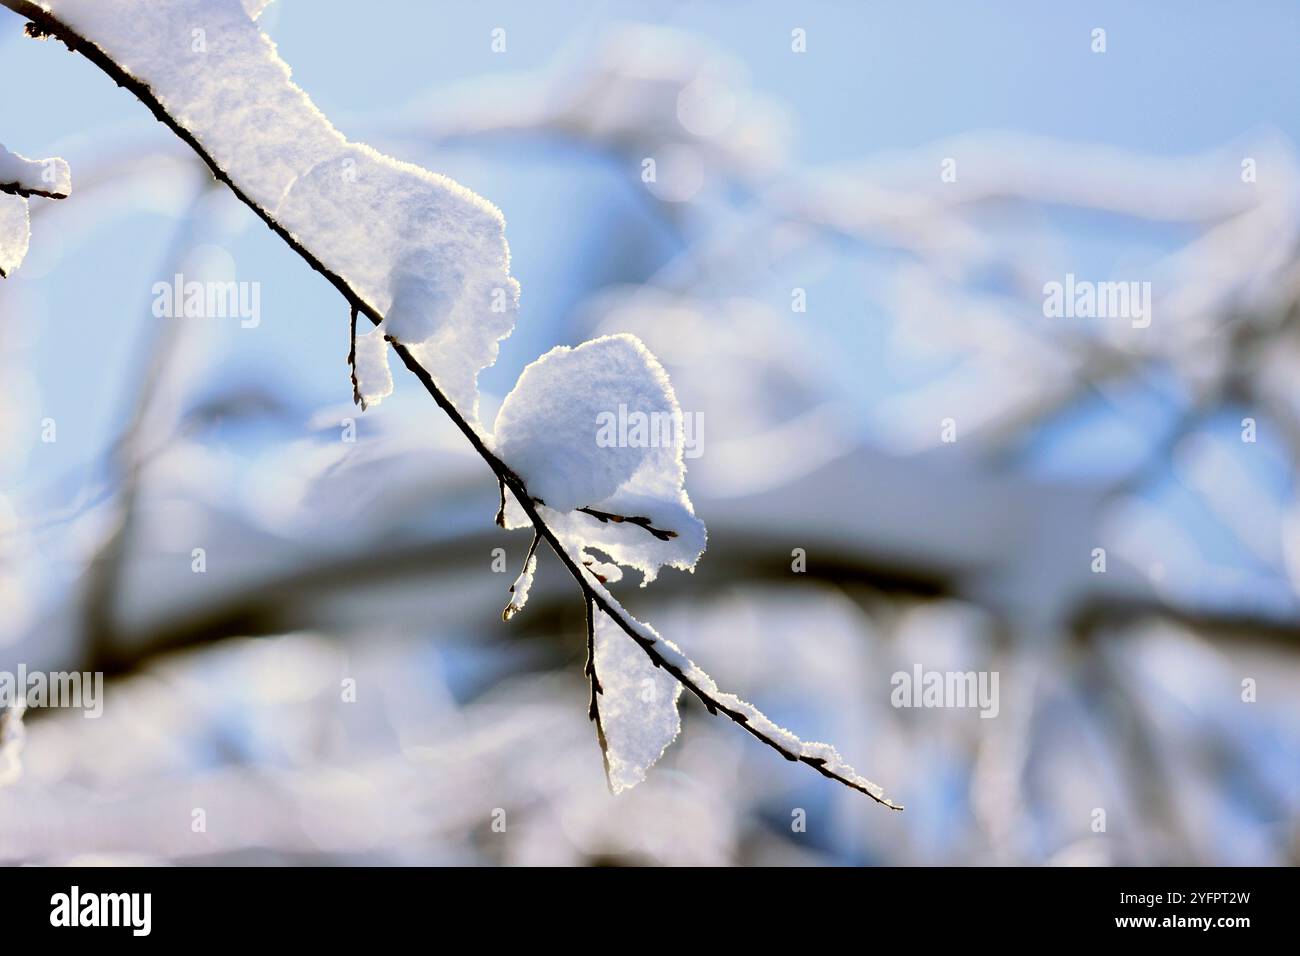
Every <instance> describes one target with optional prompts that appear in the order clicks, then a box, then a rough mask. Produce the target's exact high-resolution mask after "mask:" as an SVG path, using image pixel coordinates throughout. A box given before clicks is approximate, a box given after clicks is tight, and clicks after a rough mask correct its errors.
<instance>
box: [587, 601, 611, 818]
mask: <svg viewBox="0 0 1300 956" xmlns="http://www.w3.org/2000/svg"><path fill="white" fill-rule="evenodd" d="M582 603H583V605H584V606H585V607H586V609H587V664H586V666H585V667H583V669H582V672H583V673H584V674H585V675H586V676H587V683H588V685H589V686H590V688H591V696H590V699H589V700H588V701H587V719H588V720H590V721H592V722H594V723H595V725H596V742H597V743H599V744H600V759H601V761H602V762H603V763H604V765H605V786H607V787H609V792H610V793H613V792H614V781H613V780H612V779H610V776H609V741H608V740H607V739H606V738H605V725H604V723H603V722H602V721H601V719H600V702H599V701H598V700H597V696H598V695H600V694H603V693H605V688H603V687H601V686H600V677H599V675H597V673H596V610H595V608H593V607H592V605H591V601H590V599H587V598H584V599H583V602H582Z"/></svg>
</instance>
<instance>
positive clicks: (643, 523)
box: [576, 508, 677, 541]
mask: <svg viewBox="0 0 1300 956" xmlns="http://www.w3.org/2000/svg"><path fill="white" fill-rule="evenodd" d="M576 510H578V511H581V512H582V513H583V514H585V515H591V516H592V517H593V518H597V519H599V520H600V522H601V524H604V523H605V522H608V521H613V522H614V523H615V524H624V523H627V524H634V525H637V526H639V527H642V528H645V529H646V530H647V531H649V532H650V533H651V534H652V535H654V536H655V537H656V538H658V539H659V540H660V541H668V540H671V539H672V538H675V537H677V532H676V531H669V530H665V529H663V528H656V527H653V526H652V525H651V524H650V519H649V518H642V517H640V516H639V515H636V516H630V515H616V514H611V513H610V512H608V511H597V510H596V509H595V508H578V509H576Z"/></svg>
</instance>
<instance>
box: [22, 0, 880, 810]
mask: <svg viewBox="0 0 1300 956" xmlns="http://www.w3.org/2000/svg"><path fill="white" fill-rule="evenodd" d="M0 6H5V7H8V8H9V9H10V10H13V11H14V12H15V13H17V14H19V15H20V16H25V17H27V18H28V19H29V20H31V21H32V22H31V23H30V24H28V27H27V32H28V34H29V35H31V36H36V37H54V38H56V39H58V40H60V41H61V42H62V43H63V44H64V45H65V46H67V47H68V49H69V50H72V51H74V52H77V53H80V54H82V55H83V56H85V57H86V58H87V59H88V60H90V61H91V62H92V63H94V64H95V66H97V67H99V68H100V70H102V71H103V72H104V73H105V74H107V75H108V77H109V78H110V79H112V80H113V81H114V82H115V83H117V85H118V86H121V87H123V88H124V89H126V90H127V91H128V92H130V93H131V94H132V95H133V96H135V98H136V99H138V100H139V101H140V102H141V103H142V104H144V105H145V106H146V107H147V108H148V109H149V110H150V112H152V113H153V114H154V116H155V117H156V118H157V119H158V121H159V122H161V123H162V124H163V125H165V126H166V127H167V128H168V129H170V130H171V131H172V132H173V133H175V134H176V135H177V136H178V137H179V138H180V139H181V141H182V142H184V143H185V144H186V145H187V146H189V147H190V148H191V149H192V150H193V151H194V152H195V153H196V154H197V155H198V156H199V158H200V159H202V160H203V162H204V163H205V164H207V166H208V168H209V169H210V170H211V171H212V175H213V176H214V177H216V179H217V180H218V181H219V182H221V183H224V184H225V185H226V186H227V187H228V188H229V189H230V191H231V192H232V193H233V194H234V196H235V198H237V199H238V200H239V201H240V202H242V203H243V204H244V205H246V206H247V207H248V208H249V209H251V210H252V211H253V212H254V213H255V214H256V215H257V216H258V218H260V219H261V220H262V221H263V222H264V223H266V225H267V227H268V228H270V229H271V230H272V231H273V232H275V234H276V235H278V236H279V237H280V238H281V239H283V240H284V242H285V243H286V244H287V245H288V246H289V248H291V249H292V250H293V251H294V252H296V253H297V254H298V255H299V256H301V257H302V259H303V260H304V261H305V262H306V263H307V264H308V265H309V266H311V267H312V268H313V269H314V270H316V271H317V272H319V273H320V274H321V275H322V276H324V277H325V279H326V280H327V281H329V282H330V284H331V285H333V286H334V287H335V288H336V289H337V290H338V291H339V293H340V294H341V295H342V296H343V297H344V298H345V299H346V300H347V302H348V304H349V305H350V306H351V308H352V309H353V310H355V311H357V312H360V313H361V314H363V315H365V316H366V317H367V318H368V319H370V321H371V322H372V323H373V324H375V325H379V324H380V323H381V322H382V321H383V316H382V315H380V313H379V311H378V310H377V309H376V308H375V307H374V306H372V305H371V304H370V303H369V302H367V301H365V299H364V298H362V297H361V295H360V294H359V293H357V292H356V291H355V290H354V289H352V287H351V286H349V285H348V283H347V281H346V280H345V279H343V277H342V276H340V275H338V274H337V273H335V272H333V271H331V270H330V269H329V268H328V267H327V266H326V265H325V264H324V263H322V262H321V261H320V260H319V259H318V258H317V257H316V256H315V255H314V254H313V253H312V252H311V251H310V250H309V249H307V247H306V246H305V245H303V243H302V242H300V241H299V240H298V238H297V237H296V236H294V235H293V234H292V233H290V232H289V230H288V229H286V228H285V227H284V226H283V225H281V224H280V223H279V222H278V221H277V220H276V219H275V217H274V216H272V215H271V213H270V212H268V211H267V210H266V209H264V208H262V207H261V206H260V205H258V204H257V202H256V201H254V200H253V199H252V197H250V196H249V195H248V194H247V193H245V192H244V190H243V189H241V188H240V187H239V186H238V185H237V184H236V183H235V182H234V180H233V179H232V178H231V177H230V174H229V173H227V172H226V171H225V170H224V169H222V168H221V167H220V166H219V165H218V164H217V162H216V160H215V159H214V158H213V157H212V155H211V154H210V153H208V152H207V150H206V148H205V147H204V146H203V144H202V143H200V142H199V141H198V139H197V138H196V137H195V135H194V134H193V133H191V132H190V131H189V130H187V129H186V128H185V127H184V126H182V125H181V123H180V122H179V121H178V120H177V119H176V118H175V117H173V116H172V115H171V114H170V113H168V112H167V109H166V107H164V106H163V104H162V101H161V100H159V98H158V96H157V95H156V94H155V93H154V92H153V90H152V89H151V88H150V87H149V86H148V84H146V83H144V82H143V81H142V80H140V79H139V78H137V77H135V76H133V75H131V74H130V73H128V72H127V71H126V70H124V69H123V68H122V67H121V66H119V65H118V64H117V63H116V62H114V60H113V59H112V57H110V56H109V55H108V54H107V53H105V52H104V51H103V50H101V49H100V48H99V47H98V46H96V45H95V44H94V43H92V42H90V41H89V40H88V39H87V38H85V37H83V36H81V35H80V34H78V33H77V32H76V31H75V30H73V29H72V28H71V27H69V26H68V25H67V24H65V23H64V22H63V21H61V20H59V19H58V18H57V17H56V16H55V15H54V14H53V13H51V12H49V11H47V10H45V9H44V8H42V7H41V6H40V5H38V4H36V3H34V2H32V0H0ZM388 341H390V342H392V345H393V351H394V352H395V353H396V354H397V356H398V357H399V358H400V359H401V360H402V364H404V365H405V366H406V367H407V369H408V370H409V371H410V372H411V373H412V374H413V375H415V377H416V378H417V379H419V381H420V384H422V385H423V386H424V389H425V391H427V392H428V393H429V395H430V397H432V398H433V400H434V402H435V403H436V404H437V405H438V407H439V408H441V409H442V410H443V412H444V413H445V414H446V415H447V417H448V418H450V419H451V421H452V423H453V424H454V425H455V426H456V427H457V428H458V429H459V430H460V432H461V433H462V434H463V435H464V436H465V438H466V440H467V441H469V443H470V445H471V446H472V447H473V448H474V451H475V452H477V453H478V455H479V457H481V458H482V459H483V461H484V462H485V463H486V464H487V466H488V467H489V468H490V469H491V470H492V472H493V474H495V475H496V477H497V481H498V482H499V483H500V484H502V485H504V486H505V487H507V488H509V489H510V492H511V493H512V494H513V495H514V496H515V498H516V499H517V500H518V502H519V504H520V506H521V507H522V508H523V509H524V512H525V514H527V516H528V519H529V521H530V522H531V523H532V525H533V528H534V529H535V530H536V532H537V534H538V535H540V536H541V537H542V538H545V540H546V543H547V544H548V545H549V546H550V548H551V550H552V551H553V552H554V553H555V555H556V557H558V558H559V559H560V562H561V563H562V564H563V565H564V566H565V568H566V569H567V570H568V572H569V573H570V574H571V575H572V576H573V579H574V580H575V581H577V582H578V585H579V587H580V588H581V589H582V592H583V595H584V597H585V598H586V600H587V602H588V604H589V606H591V607H593V608H598V609H599V610H601V611H603V612H604V613H605V614H607V615H609V618H610V620H612V621H614V623H616V624H617V625H618V626H619V628H620V629H621V630H622V631H623V632H624V633H626V634H627V635H628V636H629V637H631V638H632V639H633V640H634V641H636V643H637V645H638V646H639V647H640V648H641V649H642V650H643V651H644V652H645V654H646V656H648V657H649V658H650V660H651V662H652V663H653V664H654V665H655V666H656V667H661V668H663V669H664V670H665V671H667V672H668V673H669V674H672V675H673V677H674V678H676V679H677V681H678V682H679V683H681V685H682V686H683V687H685V688H686V689H687V690H689V691H690V692H691V693H692V694H694V695H695V696H696V697H697V698H699V700H700V702H701V703H702V704H704V706H705V708H706V709H707V710H708V711H709V713H711V714H718V713H721V714H724V715H725V716H727V717H729V718H731V720H733V721H735V722H736V723H738V724H740V725H741V726H742V727H744V728H745V730H747V731H748V732H749V733H750V734H751V735H752V736H753V737H755V738H756V739H757V740H760V741H762V742H763V743H765V744H767V746H769V747H771V748H772V749H774V750H776V751H777V752H778V753H779V754H781V756H783V757H785V758H786V759H787V760H790V761H797V762H801V763H805V764H807V765H808V766H810V767H812V768H813V769H814V770H816V771H817V772H818V773H820V774H821V775H822V776H824V777H828V778H830V779H832V780H837V781H839V782H840V783H842V784H844V785H845V786H847V787H850V788H852V789H854V790H857V791H859V792H860V793H864V794H866V795H867V796H869V797H871V798H872V799H873V800H875V801H876V802H877V803H881V804H883V805H884V806H887V807H889V808H891V809H894V810H901V809H902V807H900V806H898V805H897V804H894V803H892V802H891V801H889V800H886V799H885V798H884V797H881V796H880V795H878V794H876V793H873V792H872V791H871V790H870V789H868V788H867V787H865V786H863V785H862V784H860V783H857V782H856V781H854V780H851V779H849V778H847V777H844V776H842V775H841V774H839V773H837V772H836V771H835V770H833V769H831V768H829V767H827V766H826V761H825V760H824V759H823V758H821V757H813V756H808V755H805V754H800V753H795V752H793V751H791V750H789V749H788V748H787V747H786V746H785V745H784V744H782V743H781V742H780V741H778V740H777V739H775V738H774V737H771V736H769V735H768V734H767V733H765V732H764V731H762V730H760V729H759V728H756V727H754V726H753V725H752V724H750V722H749V717H748V716H747V715H746V714H744V713H742V712H740V711H738V710H734V709H732V708H729V707H728V706H727V705H725V704H724V703H722V702H721V701H719V700H716V699H715V698H713V697H711V696H710V695H709V693H708V692H706V691H705V690H704V689H703V688H701V687H700V686H699V685H698V684H696V683H695V682H694V681H693V680H692V679H691V678H690V677H689V676H688V675H687V674H686V673H684V672H683V671H682V669H681V668H680V667H678V666H677V665H675V664H674V663H672V662H671V661H670V660H669V659H667V658H666V657H665V656H664V654H663V653H662V652H661V650H660V649H659V647H658V646H657V643H658V642H656V641H655V640H653V639H651V638H648V637H645V636H644V635H643V634H642V633H641V631H640V630H639V629H638V627H637V625H636V624H635V623H634V622H633V620H632V619H631V618H630V617H629V616H628V615H627V613H626V612H625V611H624V610H623V609H622V607H620V606H619V605H618V604H617V603H616V602H613V601H612V599H611V600H607V599H606V597H605V595H604V593H602V592H603V590H604V589H603V588H601V587H600V586H599V585H593V582H592V580H590V579H589V578H588V577H587V575H586V573H585V572H584V570H583V568H582V567H581V566H580V565H579V564H578V563H577V561H575V559H574V557H573V556H572V555H571V554H570V553H569V551H568V549H567V548H566V547H565V546H564V544H563V543H562V542H561V541H560V539H559V538H558V537H557V536H556V534H555V532H554V531H553V530H552V529H551V528H550V526H549V525H547V523H546V522H545V520H543V518H542V516H541V515H540V514H539V513H538V511H537V505H536V504H535V501H534V499H533V497H532V496H531V495H530V494H529V493H528V489H527V488H526V487H525V486H524V483H523V481H522V480H521V479H520V478H519V476H517V475H516V474H515V473H514V472H513V471H511V470H510V468H509V467H508V466H507V465H506V464H505V463H504V462H503V461H501V459H500V458H498V457H497V456H496V454H495V453H494V452H493V451H492V450H491V449H490V448H488V447H487V445H486V443H485V442H484V440H483V436H482V435H480V434H479V432H478V430H477V429H476V428H475V427H474V426H473V425H472V424H470V422H469V421H468V420H467V419H466V418H465V416H464V415H462V414H461V412H460V411H459V410H458V409H457V408H456V406H455V405H454V404H452V402H451V400H450V399H448V398H447V396H446V395H445V394H444V393H443V391H442V389H440V388H439V387H438V385H437V383H436V382H434V380H433V377H432V376H431V375H430V374H429V372H428V371H427V370H426V369H425V368H424V366H422V365H421V364H420V363H419V362H417V361H416V359H415V356H413V355H412V354H411V352H410V350H409V349H408V348H407V347H406V346H405V345H403V344H402V343H400V342H398V341H396V340H394V339H392V338H389V339H388ZM647 530H649V529H647Z"/></svg>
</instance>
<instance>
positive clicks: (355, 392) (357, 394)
mask: <svg viewBox="0 0 1300 956" xmlns="http://www.w3.org/2000/svg"><path fill="white" fill-rule="evenodd" d="M351 311H352V320H351V332H350V333H349V335H348V343H349V344H348V372H349V373H350V374H351V375H352V404H353V405H360V406H361V410H362V411H363V412H364V411H365V410H366V400H365V399H364V398H362V397H361V383H360V382H358V381H357V307H356V306H355V305H354V306H352V310H351Z"/></svg>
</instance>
